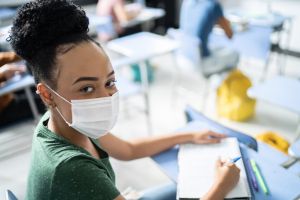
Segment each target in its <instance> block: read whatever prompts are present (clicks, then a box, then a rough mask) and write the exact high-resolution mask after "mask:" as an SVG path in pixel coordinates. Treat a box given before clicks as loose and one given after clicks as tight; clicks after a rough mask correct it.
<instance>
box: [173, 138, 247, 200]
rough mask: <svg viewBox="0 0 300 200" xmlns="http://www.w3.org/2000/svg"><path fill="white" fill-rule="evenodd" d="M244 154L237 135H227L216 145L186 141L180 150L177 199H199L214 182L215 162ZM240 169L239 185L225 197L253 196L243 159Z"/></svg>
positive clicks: (239, 163)
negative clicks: (229, 136)
mask: <svg viewBox="0 0 300 200" xmlns="http://www.w3.org/2000/svg"><path fill="white" fill-rule="evenodd" d="M238 156H241V151H240V148H239V143H238V141H237V139H236V138H226V139H223V140H222V141H221V142H220V143H217V144H202V145H197V144H183V145H180V148H179V153H178V166H179V174H178V184H177V199H199V198H201V197H203V196H204V195H205V194H206V192H207V191H209V188H210V187H211V186H212V185H213V181H214V177H215V163H216V161H217V159H218V158H219V157H220V158H224V159H226V158H229V159H231V158H235V157H238ZM236 165H237V167H238V168H239V169H240V170H241V171H240V179H239V182H238V183H237V185H236V186H235V187H234V188H233V190H232V191H231V192H229V194H228V195H227V196H226V199H251V191H250V187H249V184H248V182H247V175H246V170H245V166H244V163H243V161H238V162H237V163H236Z"/></svg>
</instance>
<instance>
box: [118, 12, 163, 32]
mask: <svg viewBox="0 0 300 200" xmlns="http://www.w3.org/2000/svg"><path fill="white" fill-rule="evenodd" d="M165 14H166V13H165V11H164V10H163V9H161V8H149V7H145V8H143V10H142V12H141V13H140V14H139V15H138V16H137V17H136V18H134V19H132V20H131V21H129V22H126V23H123V24H121V26H122V27H123V28H128V27H132V26H135V25H138V24H143V23H146V22H150V21H153V20H156V19H159V18H161V17H163V16H165Z"/></svg>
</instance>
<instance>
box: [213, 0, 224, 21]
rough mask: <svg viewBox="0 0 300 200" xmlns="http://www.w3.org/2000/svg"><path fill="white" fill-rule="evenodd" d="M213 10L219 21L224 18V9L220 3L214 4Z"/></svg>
mask: <svg viewBox="0 0 300 200" xmlns="http://www.w3.org/2000/svg"><path fill="white" fill-rule="evenodd" d="M213 10H214V15H215V18H216V19H218V18H220V17H224V14H223V9H222V6H221V4H220V3H219V2H217V1H214V2H213Z"/></svg>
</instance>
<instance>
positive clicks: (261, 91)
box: [248, 76, 300, 138]
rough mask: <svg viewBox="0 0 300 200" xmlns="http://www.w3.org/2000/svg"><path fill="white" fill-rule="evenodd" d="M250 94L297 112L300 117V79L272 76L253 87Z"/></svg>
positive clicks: (299, 127) (298, 129)
mask: <svg viewBox="0 0 300 200" xmlns="http://www.w3.org/2000/svg"><path fill="white" fill-rule="evenodd" d="M248 95H249V96H250V97H252V98H257V99H259V100H263V101H266V102H269V103H272V104H274V105H278V106H280V107H283V108H286V109H288V110H290V111H292V112H295V113H296V114H298V115H299V119H300V80H297V79H292V78H288V77H283V76H278V77H275V78H271V79H269V80H266V81H265V82H263V83H260V84H257V85H255V86H253V87H251V88H250V89H249V90H248ZM298 137H300V122H299V123H298V128H297V138H298Z"/></svg>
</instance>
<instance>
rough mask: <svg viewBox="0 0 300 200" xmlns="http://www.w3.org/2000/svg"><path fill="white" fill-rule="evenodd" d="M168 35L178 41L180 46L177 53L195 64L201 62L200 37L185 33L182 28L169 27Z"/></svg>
mask: <svg viewBox="0 0 300 200" xmlns="http://www.w3.org/2000/svg"><path fill="white" fill-rule="evenodd" d="M167 36H168V37H170V38H172V39H174V40H176V41H178V42H179V44H180V48H179V50H178V51H177V53H178V54H179V55H180V56H183V57H184V58H185V59H187V60H189V62H191V63H192V64H193V65H196V66H198V65H200V64H201V51H200V45H201V41H200V38H197V37H195V36H192V35H188V34H185V33H184V32H182V31H181V30H180V29H174V28H169V29H168V31H167Z"/></svg>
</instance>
